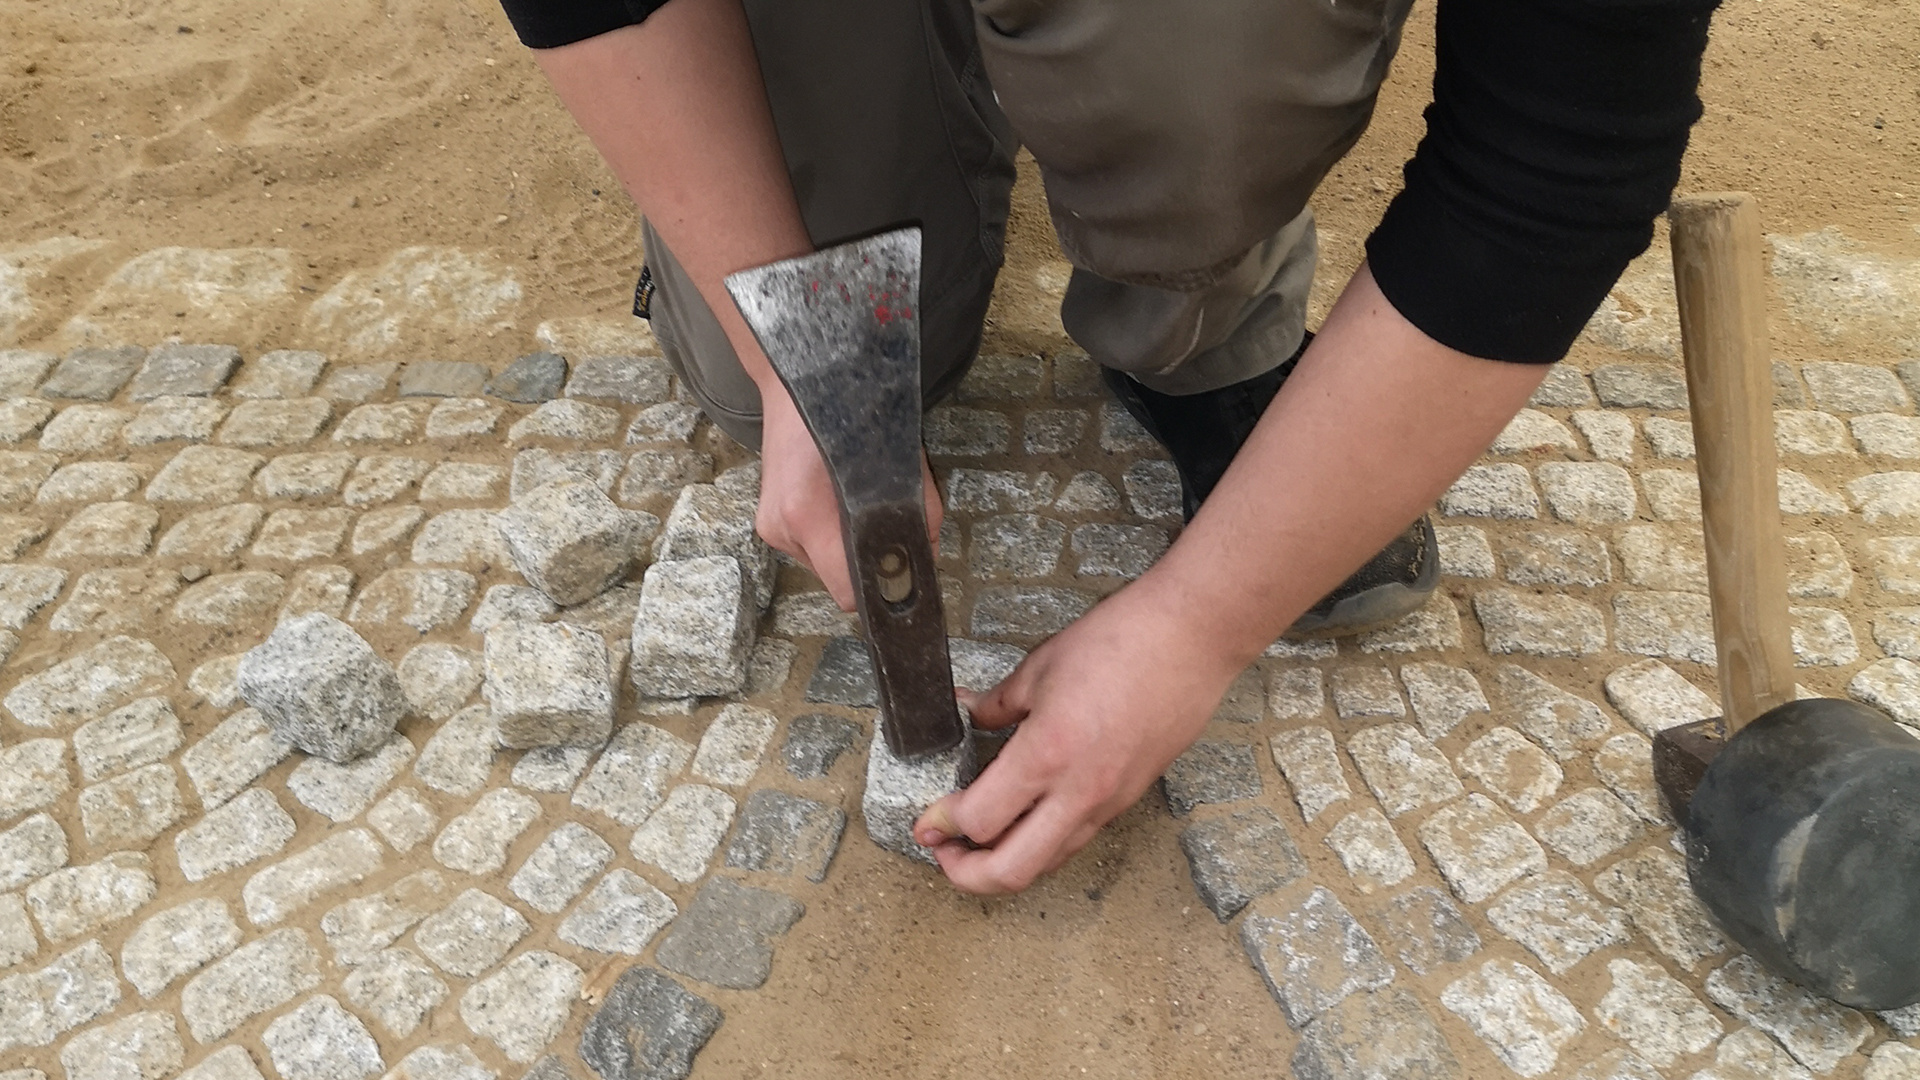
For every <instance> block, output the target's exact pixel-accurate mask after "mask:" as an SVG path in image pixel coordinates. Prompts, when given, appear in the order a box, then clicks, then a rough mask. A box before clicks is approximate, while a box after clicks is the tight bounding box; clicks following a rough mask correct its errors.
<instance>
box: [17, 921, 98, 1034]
mask: <svg viewBox="0 0 1920 1080" xmlns="http://www.w3.org/2000/svg"><path fill="white" fill-rule="evenodd" d="M119 1002H120V982H119V980H118V979H117V978H115V976H114V973H113V957H111V956H109V955H107V950H105V949H103V948H101V947H100V943H99V942H98V941H88V942H85V943H83V944H81V945H80V946H79V947H78V948H75V949H71V950H69V951H67V952H65V953H62V954H61V955H60V956H59V957H57V958H55V959H54V960H53V962H52V963H49V964H48V965H47V966H45V967H43V968H40V969H39V970H37V971H23V972H20V973H18V974H15V975H8V976H4V977H0V1051H3V1050H11V1049H13V1048H14V1047H17V1046H46V1045H48V1044H50V1043H52V1042H53V1041H54V1040H55V1039H57V1038H59V1037H60V1035H61V1034H62V1033H64V1032H67V1031H71V1030H73V1029H74V1028H76V1027H78V1026H80V1025H81V1024H84V1023H86V1022H87V1021H89V1020H92V1019H93V1018H94V1017H96V1016H100V1015H101V1014H103V1013H105V1012H107V1011H108V1010H110V1009H112V1008H113V1007H114V1006H115V1005H117V1004H119Z"/></svg>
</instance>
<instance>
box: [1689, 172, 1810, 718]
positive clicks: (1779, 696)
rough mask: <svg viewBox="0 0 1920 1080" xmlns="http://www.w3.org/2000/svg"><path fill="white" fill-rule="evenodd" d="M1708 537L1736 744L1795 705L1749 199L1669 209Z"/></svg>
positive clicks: (1717, 635)
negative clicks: (1743, 733) (1763, 720)
mask: <svg viewBox="0 0 1920 1080" xmlns="http://www.w3.org/2000/svg"><path fill="white" fill-rule="evenodd" d="M1667 218H1668V220H1669V221H1670V222H1671V223H1672V226H1673V284H1674V289H1675V291H1676V292H1677V293H1678V294H1679V301H1680V339H1681V343H1682V346H1683V348H1684V351H1685V353H1686V365H1687V392H1688V394H1689V395H1690V396H1691V398H1692V411H1693V443H1694V453H1695V455H1696V457H1697V459H1698V466H1699V473H1700V507H1701V512H1702V515H1703V516H1704V518H1705V531H1706V539H1707V592H1708V595H1709V596H1710V597H1711V598H1712V600H1713V639H1714V647H1715V650H1716V652H1718V654H1719V659H1720V705H1721V708H1722V709H1723V710H1724V715H1725V717H1726V722H1727V730H1728V734H1732V733H1733V732H1734V731H1737V730H1739V729H1740V728H1741V727H1742V726H1744V725H1745V724H1747V723H1748V722H1749V721H1751V720H1752V719H1753V718H1755V717H1757V716H1759V715H1760V714H1761V713H1763V712H1766V711H1767V710H1768V709H1771V708H1773V707H1774V706H1776V705H1784V704H1786V703H1787V702H1789V701H1792V700H1793V699H1794V684H1793V647H1792V642H1791V637H1790V635H1791V632H1792V631H1791V627H1790V625H1789V623H1788V621H1787V560H1786V545H1785V541H1784V540H1783V539H1782V537H1781V530H1780V492H1779V481H1778V477H1777V475H1776V472H1775V468H1776V457H1775V452H1774V442H1773V369H1772V363H1771V361H1770V359H1769V357H1768V355H1767V354H1768V346H1767V311H1766V303H1767V290H1766V280H1765V279H1764V278H1763V277H1762V274H1761V246H1760V245H1761V238H1760V213H1759V211H1758V210H1757V209H1756V208H1755V206H1754V202H1753V198H1752V197H1751V196H1749V195H1745V194H1739V193H1732V194H1715V195H1695V196H1692V197H1690V198H1684V199H1679V200H1676V201H1675V202H1674V204H1673V206H1672V207H1671V208H1670V209H1669V210H1668V211H1667Z"/></svg>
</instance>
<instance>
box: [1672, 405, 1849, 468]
mask: <svg viewBox="0 0 1920 1080" xmlns="http://www.w3.org/2000/svg"><path fill="white" fill-rule="evenodd" d="M1820 415H1825V414H1824V413H1822V414H1820ZM1640 433H1641V434H1643V435H1645V436H1646V437H1647V445H1648V446H1651V447H1653V456H1654V457H1663V458H1675V459H1678V460H1681V461H1692V460H1693V425H1692V424H1689V423H1687V422H1686V421H1685V420H1669V419H1667V418H1666V417H1664V416H1649V417H1647V418H1646V419H1645V420H1642V421H1641V422H1640Z"/></svg>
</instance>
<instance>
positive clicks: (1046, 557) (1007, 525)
mask: <svg viewBox="0 0 1920 1080" xmlns="http://www.w3.org/2000/svg"><path fill="white" fill-rule="evenodd" d="M1082 528H1085V526H1083V527H1082ZM972 533H973V543H972V545H971V547H970V550H969V553H968V560H967V561H968V565H969V567H970V569H971V570H972V572H973V576H974V577H977V578H985V579H992V578H1008V577H1011V578H1036V577H1045V576H1046V575H1048V574H1051V573H1052V572H1053V568H1054V567H1055V566H1056V565H1058V564H1059V561H1060V549H1061V546H1062V545H1063V544H1064V543H1065V542H1066V539H1067V527H1066V526H1065V525H1062V524H1061V523H1059V522H1057V521H1054V520H1052V519H1050V518H1043V517H1041V516H1040V515H1038V514H1003V515H1000V516H997V517H990V518H985V519H982V520H979V521H976V522H974V524H973V528H972ZM1076 551H1077V545H1076Z"/></svg>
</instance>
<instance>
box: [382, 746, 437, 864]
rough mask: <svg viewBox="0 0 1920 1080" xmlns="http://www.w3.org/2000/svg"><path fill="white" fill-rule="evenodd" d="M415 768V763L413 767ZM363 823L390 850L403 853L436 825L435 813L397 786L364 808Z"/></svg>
mask: <svg viewBox="0 0 1920 1080" xmlns="http://www.w3.org/2000/svg"><path fill="white" fill-rule="evenodd" d="M416 768H417V766H416ZM367 824H369V825H371V826H373V828H374V831H376V832H378V833H379V834H380V838H381V839H383V840H385V841H386V842H387V843H388V844H390V845H392V847H393V850H395V851H398V852H400V853H401V854H405V853H407V852H409V851H412V850H413V849H414V847H415V846H416V845H418V844H419V843H420V842H421V841H422V840H425V839H426V838H427V837H429V836H432V835H433V834H434V832H435V831H436V830H437V829H438V828H439V827H440V818H439V815H437V814H435V813H434V812H433V807H431V806H429V805H427V802H426V800H424V799H422V798H421V797H420V796H419V794H418V793H416V792H415V791H413V790H412V789H411V788H401V789H399V790H398V791H395V792H392V793H391V794H389V795H388V796H387V797H386V798H384V799H381V800H380V801H379V802H377V803H375V804H374V807H373V809H372V810H369V811H367Z"/></svg>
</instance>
